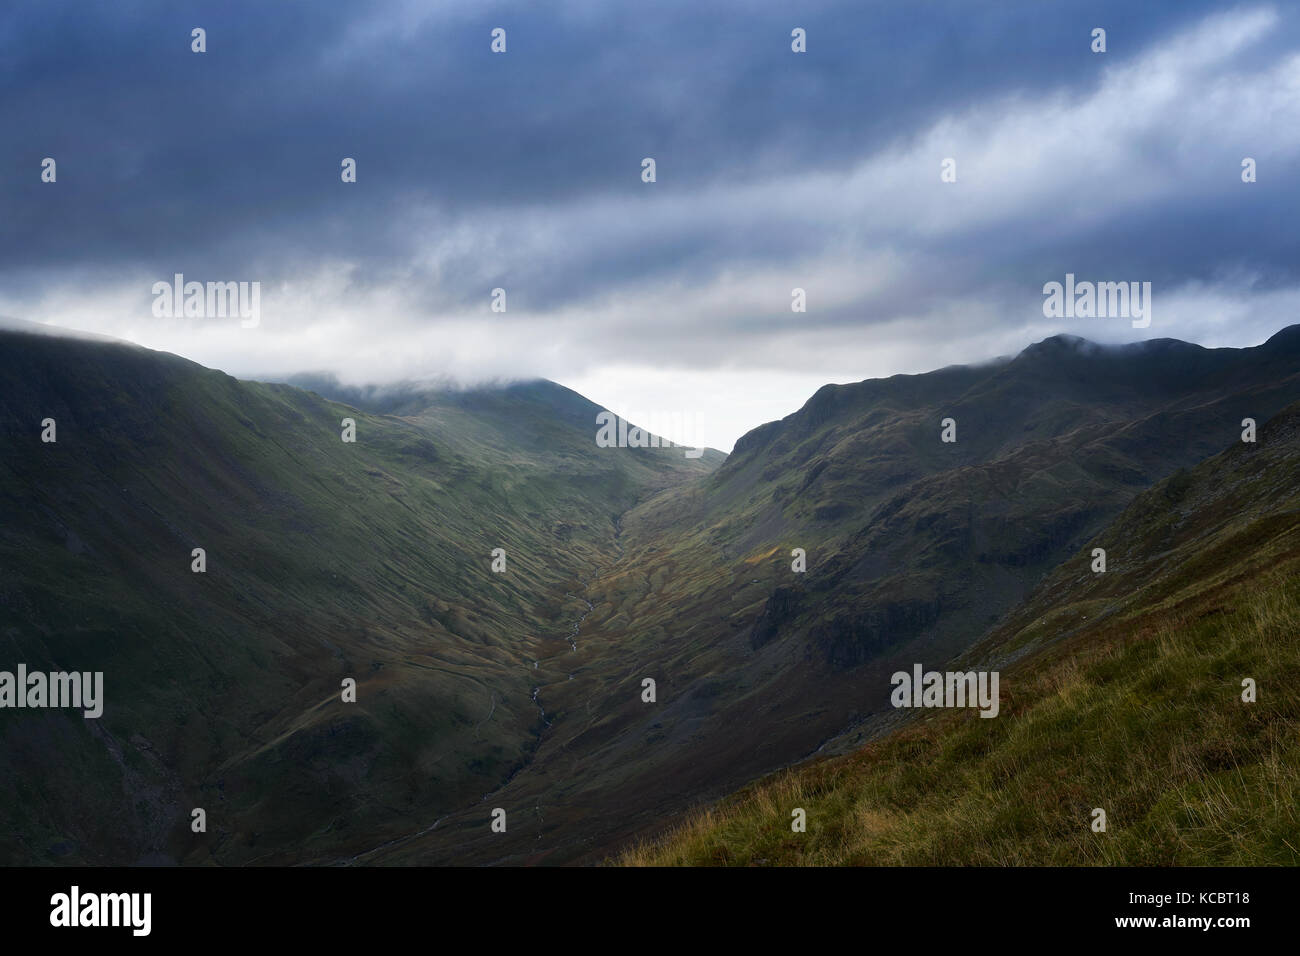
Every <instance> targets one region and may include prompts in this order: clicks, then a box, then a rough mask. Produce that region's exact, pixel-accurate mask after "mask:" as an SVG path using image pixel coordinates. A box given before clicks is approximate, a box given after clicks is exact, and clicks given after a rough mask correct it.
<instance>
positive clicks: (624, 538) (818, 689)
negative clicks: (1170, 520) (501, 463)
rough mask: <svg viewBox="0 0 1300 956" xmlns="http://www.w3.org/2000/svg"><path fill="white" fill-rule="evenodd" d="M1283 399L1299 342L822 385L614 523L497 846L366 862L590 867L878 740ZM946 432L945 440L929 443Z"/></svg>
mask: <svg viewBox="0 0 1300 956" xmlns="http://www.w3.org/2000/svg"><path fill="white" fill-rule="evenodd" d="M1297 398H1300V327H1298V328H1296V329H1292V330H1287V331H1285V332H1283V333H1279V334H1278V335H1277V336H1275V337H1274V338H1273V339H1272V340H1270V342H1269V343H1268V344H1267V345H1265V346H1261V347H1259V348H1256V349H1240V350H1237V349H1221V350H1207V349H1202V348H1200V347H1198V346H1194V345H1188V344H1186V343H1181V342H1173V341H1169V340H1159V341H1155V342H1151V343H1144V344H1142V345H1137V346H1130V347H1123V348H1116V349H1098V348H1097V347H1095V346H1091V345H1089V344H1088V343H1082V342H1079V341H1077V340H1065V339H1049V340H1047V341H1045V342H1043V343H1039V344H1038V345H1036V346H1032V347H1031V348H1029V349H1027V350H1026V351H1025V352H1024V353H1023V354H1022V355H1020V356H1018V357H1017V358H1016V359H1015V360H1013V361H1009V362H1005V363H1001V364H996V365H991V366H985V367H980V368H954V369H945V370H941V371H939V372H934V373H929V374H926V375H916V376H896V377H894V378H890V379H885V380H872V381H867V382H862V383H858V384H856V385H849V386H828V387H826V388H824V389H822V390H820V391H819V392H818V393H817V394H816V395H815V396H814V397H813V398H812V399H811V400H810V401H809V402H808V403H807V405H806V406H805V407H804V408H803V409H802V410H801V411H800V412H798V413H796V414H794V415H791V416H789V417H787V418H786V419H784V420H783V421H781V422H777V423H772V424H769V425H765V426H762V427H761V428H759V429H756V430H755V431H754V432H751V433H750V434H749V435H748V436H746V437H745V439H743V440H742V441H741V442H740V443H738V444H737V447H736V450H735V451H734V452H733V454H732V455H731V456H730V457H729V458H728V460H727V462H726V463H725V464H724V465H723V466H722V467H721V468H720V469H719V470H718V471H716V472H715V473H714V474H713V475H711V476H710V477H709V478H707V479H705V480H704V481H701V482H696V483H692V484H690V485H683V486H681V487H679V488H675V489H672V490H669V491H666V492H664V493H662V494H660V495H658V496H655V497H654V498H651V499H649V500H648V501H646V502H645V503H643V504H640V505H638V506H637V507H636V508H634V509H632V510H631V511H630V512H629V513H628V514H627V515H626V516H625V517H624V520H623V522H622V528H623V534H622V535H621V536H620V544H621V545H622V547H623V549H624V555H623V557H622V558H620V560H618V561H617V562H616V563H615V564H614V565H612V566H611V567H610V568H609V569H607V570H606V571H605V572H603V573H602V574H601V575H600V576H599V577H598V578H597V580H596V581H594V582H593V583H592V584H591V586H590V587H589V588H588V590H587V591H586V594H587V596H588V598H589V599H590V600H591V601H592V602H593V604H594V605H595V609H594V610H593V611H592V613H591V614H590V616H588V617H587V618H586V620H585V621H584V622H583V625H582V640H581V650H580V654H579V658H580V659H581V663H582V670H581V672H580V674H579V678H578V679H577V680H575V681H572V682H566V683H561V684H559V685H557V686H556V687H554V689H553V691H552V692H551V694H550V698H549V699H550V701H551V704H550V706H551V707H552V708H553V709H554V717H555V723H554V726H553V727H552V728H551V729H549V730H548V731H547V733H546V735H545V738H544V740H543V741H542V744H541V745H540V747H539V750H538V752H537V755H536V759H535V760H534V762H533V763H532V764H531V765H530V768H529V770H528V772H526V773H523V774H520V775H519V776H518V777H517V778H515V779H514V780H513V781H512V782H511V784H510V785H509V786H508V787H506V788H504V790H503V791H502V792H501V793H500V794H499V795H498V796H497V797H496V798H494V799H495V800H496V801H499V805H502V806H509V807H519V808H525V807H526V808H528V809H527V813H526V815H521V817H522V818H512V820H513V821H514V822H512V824H511V827H510V831H509V832H508V833H507V834H505V835H501V834H491V833H489V831H488V830H487V826H486V815H485V813H484V812H483V810H482V808H478V809H477V811H476V812H467V813H462V814H458V815H455V816H452V817H451V818H449V819H448V820H446V821H444V823H443V824H442V825H440V827H439V828H438V831H436V832H433V833H429V834H426V835H424V836H423V837H422V838H421V839H419V840H415V841H411V842H410V843H408V844H404V845H403V846H402V847H400V848H397V849H395V850H394V851H393V852H392V853H391V854H389V855H387V856H385V858H384V862H398V863H419V862H438V861H442V860H449V859H454V860H461V861H468V862H473V861H502V860H508V861H516V862H541V861H545V862H548V863H553V862H566V861H573V860H583V859H587V860H590V859H596V858H600V857H602V856H603V855H606V854H607V853H608V852H610V849H611V847H613V846H616V845H618V843H619V842H621V841H623V840H625V839H626V838H627V836H628V835H629V834H636V833H638V832H655V831H657V830H658V829H660V828H661V827H662V825H663V821H664V820H665V819H670V818H673V817H674V816H675V815H676V814H678V813H680V812H681V811H682V809H683V808H685V807H686V806H689V805H691V804H692V803H694V802H697V801H699V800H701V799H712V798H717V797H722V796H724V795H725V794H727V793H730V792H732V791H734V790H735V789H736V788H737V787H740V786H742V785H744V784H745V783H746V782H747V781H750V780H753V779H754V778H755V777H757V776H759V775H760V774H763V773H767V772H769V771H771V770H773V769H775V768H777V767H780V766H783V765H787V764H789V763H791V762H793V761H796V760H800V759H803V758H804V757H806V756H807V755H809V754H810V753H812V752H813V751H815V750H817V749H818V748H819V746H823V745H824V746H826V747H827V749H828V750H830V749H832V748H841V749H849V747H850V746H851V745H852V743H853V742H854V740H855V738H857V737H861V738H864V739H865V738H867V737H869V736H871V735H875V734H877V733H879V732H881V731H882V729H884V727H886V726H889V725H892V724H894V723H895V722H896V718H897V716H898V715H897V712H896V711H893V710H891V709H889V707H888V690H889V685H888V675H889V673H890V672H891V671H893V670H895V669H896V668H897V666H898V664H899V662H900V661H907V662H908V666H910V664H911V662H914V661H921V662H924V663H926V664H927V665H928V666H933V665H938V664H939V663H941V662H942V661H944V660H946V659H948V658H949V657H951V656H952V655H953V654H954V653H958V652H960V651H963V650H966V649H968V648H969V647H970V645H971V644H972V643H974V642H975V641H978V640H979V638H980V637H981V635H983V634H984V633H985V632H986V631H987V630H988V629H989V627H990V626H992V625H993V624H994V623H996V621H997V619H998V615H1000V614H1002V613H1005V612H1006V611H1007V610H1008V609H1010V608H1011V607H1014V606H1015V605H1016V604H1017V603H1018V602H1019V601H1021V600H1023V599H1024V597H1025V596H1026V595H1027V594H1028V592H1029V591H1030V590H1031V588H1032V586H1033V584H1034V583H1035V582H1036V581H1037V580H1038V579H1040V578H1041V577H1042V575H1043V574H1045V573H1047V572H1048V571H1050V570H1051V569H1052V568H1053V567H1054V566H1055V565H1057V564H1058V563H1060V562H1061V561H1063V560H1065V559H1066V558H1068V557H1069V556H1070V555H1071V554H1073V553H1075V552H1076V551H1077V550H1078V549H1079V547H1080V546H1081V545H1082V544H1083V543H1084V542H1086V541H1087V540H1088V539H1089V538H1090V537H1092V536H1093V535H1094V534H1096V533H1097V532H1098V531H1100V530H1101V529H1102V528H1104V527H1105V524H1106V522H1107V521H1109V520H1110V519H1112V518H1113V517H1114V516H1115V515H1116V514H1117V513H1119V512H1120V511H1121V510H1122V509H1123V507H1124V506H1125V505H1126V504H1127V503H1128V502H1130V501H1131V500H1132V498H1133V497H1134V496H1135V495H1137V494H1138V493H1139V492H1140V491H1142V490H1144V489H1146V488H1148V487H1150V485H1151V484H1152V483H1154V482H1155V481H1157V480H1159V479H1160V478H1162V477H1163V476H1165V475H1168V474H1169V473H1170V472H1172V471H1174V470H1175V469H1176V468H1177V467H1179V465H1190V464H1194V463H1195V462H1197V461H1200V460H1201V459H1203V458H1204V457H1205V456H1207V455H1209V454H1212V453H1213V452H1214V451H1216V450H1218V449H1221V448H1222V447H1224V446H1225V445H1226V444H1228V443H1229V442H1231V441H1232V440H1233V439H1234V438H1235V437H1236V436H1237V435H1238V433H1239V430H1240V428H1239V422H1240V420H1241V418H1242V417H1243V416H1244V415H1246V414H1252V415H1254V416H1257V417H1258V418H1259V419H1260V420H1261V421H1262V420H1264V419H1265V418H1267V417H1268V416H1269V415H1271V414H1273V413H1275V412H1276V411H1277V410H1279V409H1280V408H1282V407H1284V406H1285V405H1286V404H1288V403H1289V402H1292V401H1295V400H1296V399H1297ZM947 414H952V415H954V416H955V417H956V418H957V420H958V423H959V431H958V442H957V443H956V444H955V445H943V444H941V443H940V442H939V440H938V438H939V428H938V423H939V419H940V418H942V417H944V416H945V415H947ZM795 546H801V547H805V548H806V549H807V551H808V557H809V563H808V573H807V574H803V575H797V574H793V573H792V572H791V570H790V556H789V551H790V548H792V547H795ZM644 677H653V678H654V679H655V680H656V681H657V690H658V701H657V702H656V703H655V704H654V705H647V704H645V703H643V702H642V700H641V696H640V691H641V686H640V682H641V679H642V678H644ZM846 727H848V728H850V732H851V734H852V735H853V736H846V737H843V738H841V737H840V736H839V735H840V734H841V733H842V732H843V731H844V730H845V728H846ZM538 808H541V809H540V810H539V809H538Z"/></svg>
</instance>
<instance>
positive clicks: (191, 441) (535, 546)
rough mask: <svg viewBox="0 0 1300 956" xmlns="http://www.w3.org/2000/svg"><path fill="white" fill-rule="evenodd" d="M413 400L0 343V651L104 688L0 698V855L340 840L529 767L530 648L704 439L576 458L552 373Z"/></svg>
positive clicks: (535, 733)
mask: <svg viewBox="0 0 1300 956" xmlns="http://www.w3.org/2000/svg"><path fill="white" fill-rule="evenodd" d="M429 401H430V403H429V404H426V405H424V406H422V407H421V408H419V409H418V410H410V411H412V412H413V414H409V415H406V416H402V417H395V416H390V415H379V414H369V413H366V412H361V411H358V410H357V409H355V408H350V407H346V406H343V405H340V404H337V403H333V402H329V401H326V400H324V399H322V398H321V397H319V396H318V395H315V394H313V393H311V392H307V391H303V390H300V389H296V388H292V387H289V386H285V385H264V384H259V383H255V382H242V381H237V380H235V379H233V378H231V377H229V376H227V375H224V374H222V373H220V372H215V371H210V370H207V369H204V368H201V367H200V366H197V365H195V364H193V363H191V362H188V361H184V360H182V359H179V358H176V357H174V356H170V355H166V354H162V353H155V352H149V351H147V350H144V349H139V348H135V347H132V346H127V345H115V344H104V343H100V342H85V341H75V340H71V339H66V338H54V337H50V336H43V335H28V334H21V333H4V334H3V335H0V448H2V449H3V452H2V453H0V513H2V514H3V521H2V522H0V567H3V568H4V574H3V576H2V577H0V647H2V648H3V650H2V651H0V669H9V670H12V669H13V668H14V666H15V665H16V664H17V663H19V662H22V663H26V664H27V665H28V668H29V669H30V670H37V669H45V670H58V669H77V670H90V671H94V670H102V671H103V672H104V675H105V677H104V681H105V696H106V698H107V703H106V706H105V711H104V716H103V717H102V718H101V719H100V720H98V721H95V720H84V719H82V717H81V716H80V714H79V713H78V714H76V715H70V713H69V712H67V711H58V710H45V711H30V710H29V711H16V710H4V711H0V807H3V808H4V823H5V825H4V826H3V827H0V860H3V861H4V862H6V863H47V862H63V863H135V862H141V861H145V862H147V861H167V860H177V861H183V862H191V863H193V862H206V861H214V862H221V863H224V864H241V863H249V862H255V861H260V862H277V863H283V862H294V861H297V860H303V859H315V860H320V859H323V858H330V857H335V856H347V855H349V854H350V853H353V852H357V851H359V850H362V849H365V848H368V847H370V846H373V845H375V844H376V843H378V842H382V840H383V839H384V838H386V836H387V835H390V834H391V835H397V834H399V833H403V832H406V830H407V829H408V828H409V821H410V820H413V819H429V820H432V819H434V818H436V817H437V816H438V815H439V814H441V813H444V812H447V811H449V810H451V809H452V808H454V807H457V806H463V805H465V804H467V803H472V802H474V801H476V800H477V799H478V798H479V797H480V796H481V795H482V794H483V793H485V792H487V791H490V790H492V789H494V788H496V787H497V786H499V785H500V784H501V783H503V782H504V781H505V780H506V779H508V778H509V777H510V776H511V775H512V774H513V773H515V772H517V771H518V770H519V769H520V768H521V767H523V766H524V765H525V764H526V763H527V762H528V761H529V760H530V759H531V755H532V753H533V751H534V750H535V748H536V746H537V741H538V737H539V734H540V732H541V731H542V729H543V728H544V726H545V723H546V717H545V715H544V708H545V707H546V706H547V705H548V701H547V699H546V695H545V694H544V693H542V694H539V695H537V696H538V698H539V700H538V701H534V699H533V697H534V693H533V690H534V688H535V687H537V686H538V685H539V684H545V683H547V682H548V681H550V680H556V679H563V677H562V676H557V674H556V673H555V672H553V669H552V668H550V667H549V666H547V665H545V664H543V665H542V666H540V667H535V664H534V662H536V661H546V660H547V659H556V658H562V657H563V656H564V655H565V654H567V653H568V652H569V651H570V646H569V643H568V640H567V637H568V635H569V631H570V628H571V622H572V621H574V620H576V619H577V618H578V617H579V615H580V614H581V613H582V611H583V610H584V605H583V603H582V602H581V601H580V600H579V599H578V598H577V597H575V596H572V594H571V592H574V591H575V590H578V589H579V588H580V582H581V580H582V579H584V578H588V577H590V576H591V575H592V574H593V573H595V571H596V570H597V569H599V568H600V567H602V566H603V565H605V564H607V563H608V562H610V561H612V560H613V557H614V555H615V553H616V551H615V547H614V544H613V539H614V534H615V526H614V519H615V516H616V515H618V514H620V513H622V512H623V511H625V510H626V509H627V508H629V507H631V506H632V505H633V504H634V503H635V502H636V501H637V500H638V498H640V497H642V496H645V495H648V494H650V493H652V492H653V491H655V490H657V489H660V488H662V487H664V486H666V485H669V484H671V483H673V482H675V481H680V480H685V479H688V478H690V477H692V476H694V475H698V474H702V473H703V472H704V471H705V470H707V469H708V468H709V467H711V462H713V461H716V457H717V456H716V453H714V454H713V456H711V457H710V458H708V459H700V460H692V459H687V458H685V457H684V456H683V455H682V453H681V451H680V450H675V451H674V450H669V449H664V450H658V449H644V450H642V449H634V450H620V451H617V452H615V451H613V450H610V449H599V448H596V447H595V445H594V442H593V440H592V435H593V434H594V429H595V413H596V411H597V410H598V409H597V407H596V406H594V405H592V404H591V403H589V402H587V401H586V400H585V399H582V398H581V397H580V396H577V395H575V394H573V393H572V392H568V391H567V390H566V389H562V388H560V387H559V386H556V385H553V384H551V383H534V384H531V385H522V386H516V387H512V388H510V389H506V390H498V391H495V392H494V391H492V390H484V391H480V392H478V393H469V394H460V393H458V394H456V395H455V396H443V397H442V399H441V401H442V404H437V403H436V401H437V400H435V399H430V400H429ZM345 417H347V418H352V419H354V420H355V423H356V442H355V443H345V442H344V441H343V440H342V437H341V435H342V428H341V421H342V419H344V418H345ZM46 418H53V419H54V420H55V422H56V427H57V441H56V442H54V443H42V441H41V440H40V435H41V430H42V429H41V422H42V420H43V419H46ZM194 548H202V549H204V550H205V551H206V560H207V570H206V573H202V574H199V573H194V572H192V571H191V561H192V558H191V552H192V550H193V549H194ZM494 548H504V549H505V551H506V556H507V570H506V572H505V573H503V574H495V573H492V572H491V562H492V556H491V554H492V550H493V549H494ZM566 594H567V595H569V596H566ZM348 677H351V678H354V679H355V680H356V681H357V684H358V700H357V702H356V703H355V704H345V703H343V702H342V701H341V682H342V680H343V679H344V678H348ZM195 807H203V808H205V810H206V811H207V816H208V826H209V832H208V834H206V835H202V836H200V835H196V834H192V833H191V832H190V829H189V819H190V811H191V809H192V808H195Z"/></svg>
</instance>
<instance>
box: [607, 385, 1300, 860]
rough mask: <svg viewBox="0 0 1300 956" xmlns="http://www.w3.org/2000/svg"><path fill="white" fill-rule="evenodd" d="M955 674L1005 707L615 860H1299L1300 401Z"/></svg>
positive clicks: (926, 717)
mask: <svg viewBox="0 0 1300 956" xmlns="http://www.w3.org/2000/svg"><path fill="white" fill-rule="evenodd" d="M1093 547H1104V548H1106V550H1107V556H1108V559H1109V561H1108V568H1107V571H1106V572H1105V573H1104V574H1095V573H1093V572H1092V571H1091V557H1092V548H1093ZM959 665H960V666H962V667H976V668H981V669H998V670H1000V672H1001V675H1002V680H1001V692H1002V693H1001V699H1002V710H1001V714H1000V716H998V717H997V718H994V719H982V718H980V717H978V716H977V715H976V714H975V713H974V712H973V711H968V710H966V711H945V710H932V711H920V712H917V713H919V714H921V715H922V716H921V718H920V719H918V720H916V721H915V722H914V723H913V724H911V725H910V726H908V727H907V728H906V729H904V730H902V731H901V732H898V733H896V734H894V735H892V736H890V737H887V738H885V739H882V740H877V741H874V742H872V743H870V744H868V745H867V746H865V747H863V748H862V749H861V750H859V751H858V752H856V753H854V754H852V755H851V756H846V757H837V758H832V759H823V760H819V761H816V762H813V763H809V764H806V765H802V766H799V767H796V768H793V769H791V770H789V771H786V772H782V773H780V774H776V775H774V776H773V777H770V778H768V779H766V780H763V781H761V782H759V783H758V784H756V785H754V786H752V787H750V788H747V789H746V790H745V791H743V792H742V793H739V794H737V795H736V796H734V797H732V798H730V799H728V800H726V801H723V802H722V803H721V804H719V805H717V806H715V807H712V808H709V809H705V810H701V811H697V812H695V813H692V814H690V815H688V817H687V818H686V819H685V821H684V822H683V824H682V825H681V826H680V827H679V828H677V829H676V830H674V831H673V832H671V833H669V834H667V835H666V836H664V837H663V838H662V839H661V840H659V841H658V843H657V844H645V845H641V846H639V847H636V848H634V849H632V850H629V851H627V852H625V853H624V854H623V855H622V856H621V857H620V862H623V863H632V864H682V863H685V864H741V865H744V864H755V863H757V864H770V865H783V864H851V865H861V864H948V865H951V864H993V865H1007V864H1016V865H1025V864H1031V865H1040V864H1053V865H1077V864H1110V865H1115V864H1119V865H1259V864H1289V865H1296V864H1300V810H1297V807H1300V697H1297V695H1296V694H1295V688H1296V687H1297V686H1298V685H1300V406H1292V407H1291V408H1290V409H1288V410H1287V411H1286V412H1285V413H1283V414H1282V415H1279V416H1278V417H1277V418H1276V419H1275V420H1273V421H1271V422H1269V423H1268V424H1267V425H1266V426H1265V427H1264V428H1263V429H1262V431H1261V433H1260V435H1259V441H1258V442H1257V443H1256V444H1254V445H1251V444H1244V443H1238V444H1236V445H1234V446H1232V447H1231V448H1230V449H1229V450H1228V451H1225V452H1223V453H1222V454H1220V455H1217V456H1215V457H1213V458H1211V459H1210V460H1208V461H1206V462H1205V463H1204V464H1202V465H1200V466H1197V467H1195V468H1193V469H1191V470H1188V471H1180V472H1179V473H1177V474H1176V475H1174V476H1173V477H1171V478H1169V479H1167V480H1166V481H1163V482H1161V483H1160V484H1159V485H1157V486H1156V487H1155V488H1153V489H1152V490H1151V491H1149V492H1147V493H1145V494H1143V495H1141V496H1139V497H1138V498H1137V499H1136V500H1135V501H1134V502H1133V503H1132V504H1131V505H1130V506H1129V507H1128V508H1127V509H1125V511H1124V512H1123V514H1122V515H1120V516H1119V517H1118V518H1117V519H1116V520H1115V521H1113V522H1112V523H1111V524H1110V525H1109V526H1108V527H1107V528H1106V529H1105V530H1104V531H1103V532H1102V533H1101V534H1100V535H1098V536H1097V537H1096V539H1095V540H1094V541H1091V542H1089V543H1088V546H1087V548H1086V549H1084V550H1082V551H1080V552H1079V553H1078V554H1076V555H1074V556H1073V557H1072V558H1071V559H1070V560H1069V561H1067V562H1066V563H1064V564H1063V565H1062V566H1061V567H1060V568H1059V569H1058V571H1056V572H1055V573H1054V574H1052V575H1051V576H1050V577H1049V578H1048V579H1047V580H1045V581H1044V582H1043V583H1042V584H1041V585H1040V586H1039V588H1037V589H1036V591H1035V592H1034V594H1033V595H1032V596H1031V598H1030V599H1029V600H1028V601H1027V602H1025V604H1024V605H1022V606H1021V607H1020V608H1017V609H1016V611H1015V612H1014V613H1013V614H1011V615H1010V616H1009V617H1008V618H1007V620H1006V621H1004V622H1003V623H1002V624H1001V625H1000V626H999V627H998V628H997V629H996V630H995V631H994V632H993V633H992V634H991V635H990V636H989V638H988V639H987V640H986V641H985V642H983V643H982V644H981V645H980V646H979V647H978V648H976V649H974V650H972V651H971V652H970V653H969V654H968V655H966V657H965V658H964V660H962V661H960V662H959ZM954 666H957V665H954ZM1246 678H1250V679H1252V680H1253V681H1254V682H1255V685H1256V688H1257V694H1258V699H1257V700H1256V701H1255V702H1254V703H1246V702H1244V701H1243V700H1242V692H1243V686H1242V682H1243V680H1244V679H1246ZM795 807H802V808H804V809H805V811H806V812H807V820H808V828H807V832H806V833H801V834H800V833H794V832H792V831H791V828H790V820H791V811H792V809H793V808H795ZM1095 808H1102V809H1104V810H1105V811H1106V814H1107V829H1106V832H1104V833H1096V832H1093V830H1092V828H1091V822H1092V819H1093V817H1092V811H1093V810H1094V809H1095Z"/></svg>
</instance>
